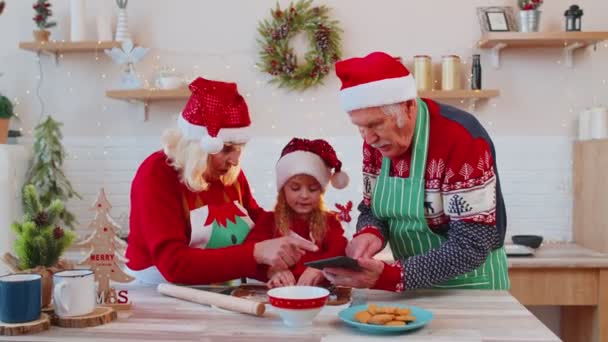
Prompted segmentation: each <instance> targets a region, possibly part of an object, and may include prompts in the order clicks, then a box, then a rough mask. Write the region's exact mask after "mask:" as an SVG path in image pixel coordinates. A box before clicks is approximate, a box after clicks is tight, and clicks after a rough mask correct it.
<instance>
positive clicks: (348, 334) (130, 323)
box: [0, 287, 560, 342]
mask: <svg viewBox="0 0 608 342" xmlns="http://www.w3.org/2000/svg"><path fill="white" fill-rule="evenodd" d="M355 296H356V298H363V299H366V300H368V301H370V302H372V301H373V302H391V303H397V302H399V303H404V304H408V305H416V306H419V307H422V308H425V309H428V310H430V311H432V312H433V314H434V315H435V319H434V320H433V321H432V322H431V323H430V324H429V325H427V326H426V327H425V328H423V329H420V330H418V331H415V332H412V333H409V334H407V336H400V335H397V336H396V335H392V336H393V338H395V339H397V338H398V339H407V340H408V341H412V342H413V341H420V342H422V341H433V342H444V341H445V342H447V341H453V342H459V341H469V342H475V341H518V342H524V341H535V342H541V341H552V342H553V341H560V340H559V338H557V337H556V336H555V335H554V334H553V333H552V332H551V331H550V330H549V329H548V328H547V327H545V326H544V325H543V324H542V323H541V322H540V321H539V320H538V319H537V318H536V317H534V316H533V315H532V313H530V312H529V311H528V310H526V308H525V307H523V306H522V305H521V304H520V303H519V302H518V301H517V300H516V299H515V298H513V297H512V296H511V295H510V294H509V293H508V292H505V291H478V290H444V291H431V290H425V291H416V292H411V293H407V294H394V293H388V292H382V291H364V290H363V291H357V294H356V295H355ZM129 297H130V298H131V299H132V301H133V303H134V304H133V309H132V310H131V311H128V312H123V313H120V314H119V319H118V321H115V322H112V323H110V324H107V325H104V326H99V327H95V328H87V329H65V328H58V327H51V330H49V331H46V332H43V333H40V334H36V335H29V336H4V337H3V336H0V340H1V341H87V342H92V341H97V340H103V341H106V342H111V341H116V342H128V341H178V340H179V341H207V340H216V339H217V340H221V341H235V340H236V341H243V342H245V341H246V342H256V341H270V340H276V341H281V340H282V341H286V340H287V339H289V341H290V342H300V341H343V340H348V341H370V339H373V337H374V336H372V335H367V334H365V333H363V332H360V331H359V330H356V329H352V328H350V327H348V326H346V325H345V324H343V323H342V322H341V321H340V320H339V318H338V316H337V313H338V312H339V311H340V310H342V309H343V308H345V307H346V306H339V307H325V308H324V309H323V311H322V312H321V313H320V314H319V316H317V318H316V319H315V322H314V325H313V326H311V327H308V328H299V329H293V328H288V327H286V326H284V325H283V324H282V322H281V321H280V319H279V317H278V316H277V314H276V313H275V312H273V309H272V308H269V309H268V311H267V313H266V314H265V315H264V316H263V317H253V316H249V315H243V314H238V313H233V312H229V311H224V310H220V309H214V308H210V307H207V306H204V305H199V304H194V303H189V302H185V301H181V300H178V299H175V298H171V297H165V296H162V295H160V294H158V293H157V292H156V290H155V289H154V288H142V287H137V288H133V287H130V289H129ZM377 337H381V336H377Z"/></svg>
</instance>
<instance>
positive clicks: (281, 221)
mask: <svg viewBox="0 0 608 342" xmlns="http://www.w3.org/2000/svg"><path fill="white" fill-rule="evenodd" d="M328 214H329V212H328V211H327V207H325V201H324V200H323V194H321V197H320V198H319V204H318V205H317V207H316V208H314V209H313V211H312V212H311V214H310V217H309V221H308V224H309V230H310V235H311V238H312V239H313V242H314V243H320V242H321V241H323V239H324V238H325V234H326V233H327V215H328ZM294 217H295V213H294V211H293V209H291V207H290V206H289V204H288V203H287V199H286V198H285V190H284V189H283V188H281V190H280V191H279V194H278V195H277V204H276V206H275V207H274V221H275V225H276V229H277V233H278V235H281V236H285V235H288V234H289V233H290V232H291V229H290V226H291V222H292V220H293V218H294Z"/></svg>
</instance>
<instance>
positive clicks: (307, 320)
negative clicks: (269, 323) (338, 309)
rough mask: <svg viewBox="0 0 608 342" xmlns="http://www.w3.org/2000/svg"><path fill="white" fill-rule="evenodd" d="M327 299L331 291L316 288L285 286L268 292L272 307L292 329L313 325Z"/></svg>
mask: <svg viewBox="0 0 608 342" xmlns="http://www.w3.org/2000/svg"><path fill="white" fill-rule="evenodd" d="M327 298H329V291H328V290H327V289H324V288H321V287H315V286H285V287H277V288H274V289H272V290H270V291H268V299H269V301H270V305H272V306H273V307H274V308H275V309H276V311H277V313H278V314H279V316H281V319H282V320H283V323H285V325H287V326H290V327H301V326H307V325H311V324H312V320H313V319H314V318H315V316H317V314H318V313H319V312H320V311H321V309H322V308H323V307H324V306H325V303H327Z"/></svg>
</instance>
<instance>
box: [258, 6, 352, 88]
mask: <svg viewBox="0 0 608 342" xmlns="http://www.w3.org/2000/svg"><path fill="white" fill-rule="evenodd" d="M329 10H330V9H329V8H328V7H326V6H312V0H299V1H298V2H296V3H295V4H294V3H291V4H290V5H289V8H288V9H285V10H281V8H280V7H279V5H278V4H277V7H276V8H275V9H274V10H271V11H270V13H271V16H272V19H271V20H263V21H262V22H260V24H259V27H258V32H259V33H260V35H261V36H262V38H261V39H258V43H259V44H260V58H261V61H260V62H259V63H258V67H259V68H260V69H261V70H262V71H264V72H267V73H269V74H270V75H272V76H274V77H273V79H272V80H271V81H270V82H271V83H278V85H279V87H287V88H291V89H295V90H304V89H307V88H309V87H311V86H315V85H318V84H320V83H322V79H323V78H324V77H325V76H326V75H327V74H328V73H329V71H330V69H331V67H332V66H333V64H334V63H335V62H336V61H338V60H339V59H340V56H341V51H340V32H342V30H340V28H339V27H338V22H337V21H336V20H331V19H330V18H329V16H328V13H329ZM300 32H304V33H305V34H306V36H307V37H308V39H309V41H310V50H309V51H308V52H307V53H306V54H305V56H304V59H305V60H306V62H305V63H304V64H301V65H299V64H298V60H297V57H296V55H295V53H294V51H293V49H292V48H291V47H290V46H289V41H290V40H291V38H293V37H294V36H295V35H296V34H298V33H300Z"/></svg>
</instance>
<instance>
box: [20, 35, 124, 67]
mask: <svg viewBox="0 0 608 342" xmlns="http://www.w3.org/2000/svg"><path fill="white" fill-rule="evenodd" d="M120 46H121V42H117V41H83V42H69V41H58V40H52V41H48V42H21V43H19V48H20V49H22V50H28V51H33V52H36V53H38V54H40V53H44V54H48V55H51V56H53V57H54V58H55V63H57V62H58V57H59V55H60V54H62V53H76V52H100V51H101V52H103V51H104V50H105V49H111V48H113V47H120Z"/></svg>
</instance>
